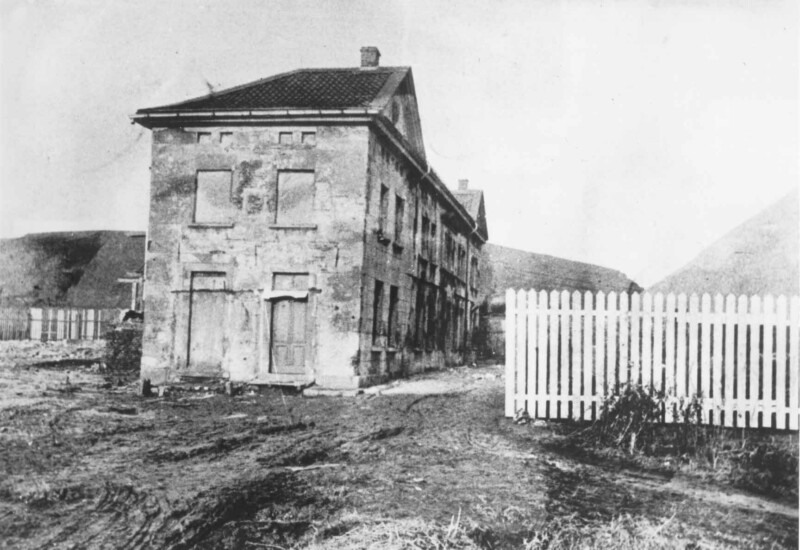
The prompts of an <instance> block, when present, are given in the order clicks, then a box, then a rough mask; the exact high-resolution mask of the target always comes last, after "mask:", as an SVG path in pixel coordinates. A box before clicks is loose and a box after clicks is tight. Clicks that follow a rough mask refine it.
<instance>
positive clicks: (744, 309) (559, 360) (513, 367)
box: [505, 290, 800, 430]
mask: <svg viewBox="0 0 800 550" xmlns="http://www.w3.org/2000/svg"><path fill="white" fill-rule="evenodd" d="M712 302H713V304H712ZM505 331H506V381H505V383H506V403H505V414H506V416H514V414H515V413H516V412H517V411H520V410H525V411H527V412H528V414H529V415H531V416H533V417H538V418H548V419H556V418H565V419H566V418H573V419H583V420H593V419H596V418H597V415H598V414H599V412H600V406H601V405H602V402H603V399H604V398H605V397H606V396H608V395H611V394H613V393H615V392H617V391H618V390H619V388H620V386H621V385H623V384H625V383H628V382H631V383H636V384H642V385H643V386H645V387H647V388H650V387H652V388H653V390H654V391H657V392H659V391H664V392H665V393H666V394H667V395H668V396H670V399H672V401H673V402H678V401H680V400H681V399H684V400H688V399H691V398H692V397H693V396H701V397H702V413H701V419H700V420H701V422H703V423H706V424H715V425H721V426H737V427H741V426H749V427H774V428H778V429H790V430H797V429H798V413H800V395H798V371H799V370H800V364H799V363H798V361H799V360H800V297H797V296H795V297H792V298H791V299H790V300H787V298H786V297H785V296H780V297H778V298H777V299H775V298H773V297H772V296H766V297H764V298H761V297H759V296H752V297H747V296H739V297H738V298H736V297H735V296H732V295H729V296H727V297H725V298H723V297H722V296H721V295H717V296H715V297H714V298H713V300H712V298H711V297H710V296H709V295H708V294H704V295H703V296H702V297H698V296H696V295H692V296H690V297H689V298H687V297H686V295H685V294H680V295H678V296H677V297H676V296H675V295H673V294H669V295H667V296H666V297H664V296H663V295H662V294H660V293H659V294H655V295H651V294H647V293H645V294H641V295H640V294H630V295H629V294H627V293H621V294H616V293H614V292H610V293H609V294H608V295H605V294H604V293H603V292H598V293H597V294H596V295H595V294H593V293H591V292H586V293H585V294H580V293H579V292H574V293H572V294H569V293H568V292H566V291H562V292H560V293H559V292H556V291H553V292H550V293H549V294H548V293H547V292H545V291H540V292H536V291H533V290H531V291H524V290H520V291H514V290H509V291H508V292H507V293H506V326H505ZM673 415H674V412H673V414H670V411H669V410H667V411H665V415H664V418H663V420H664V421H665V422H671V421H673V420H675V419H674V418H673Z"/></svg>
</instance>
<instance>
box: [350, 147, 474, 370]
mask: <svg viewBox="0 0 800 550" xmlns="http://www.w3.org/2000/svg"><path fill="white" fill-rule="evenodd" d="M369 151H370V153H369V169H368V191H367V213H366V231H365V235H366V240H365V245H364V262H363V265H364V276H363V289H364V291H363V300H362V308H361V317H362V324H361V346H360V362H359V363H360V364H359V373H360V374H361V375H362V376H363V377H365V378H366V379H369V380H375V381H377V380H383V379H386V378H392V377H397V376H405V375H408V374H411V373H415V372H420V371H423V370H426V369H432V368H441V367H444V366H445V365H452V364H459V363H463V362H464V361H468V360H471V358H472V356H473V353H472V350H473V327H474V326H475V325H476V324H477V320H478V315H477V309H476V308H475V307H474V306H475V305H476V304H478V303H479V300H482V299H483V298H482V295H481V293H480V291H479V287H480V283H479V280H478V278H477V270H475V271H473V270H471V268H470V266H471V265H475V262H479V261H480V243H479V241H478V240H477V239H475V238H474V235H470V232H469V231H468V228H467V227H465V226H464V224H463V222H458V220H457V216H456V215H455V214H454V212H453V209H452V207H451V206H449V205H448V204H447V202H446V201H445V200H444V198H443V197H441V196H439V195H438V194H437V193H436V192H435V191H434V190H433V187H432V185H431V184H430V182H428V181H426V180H425V175H424V174H420V173H419V172H418V171H417V170H416V169H413V168H412V167H411V166H410V165H408V164H406V163H405V161H404V160H403V157H402V155H400V154H399V153H398V152H397V151H396V150H395V149H394V147H393V146H392V145H390V144H389V143H388V141H386V140H385V139H384V138H382V137H380V136H379V135H377V134H376V133H372V134H371V135H370V141H369ZM398 220H399V221H398ZM468 241H469V242H468ZM473 258H474V259H475V262H473V261H472V260H473Z"/></svg>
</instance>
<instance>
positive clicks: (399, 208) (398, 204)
mask: <svg viewBox="0 0 800 550" xmlns="http://www.w3.org/2000/svg"><path fill="white" fill-rule="evenodd" d="M405 215H406V201H404V200H403V198H402V197H400V196H396V197H395V198H394V242H395V243H396V244H401V243H402V241H401V239H402V236H403V219H404V218H405Z"/></svg>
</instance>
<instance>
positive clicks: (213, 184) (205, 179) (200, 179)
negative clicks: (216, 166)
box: [194, 170, 236, 223]
mask: <svg viewBox="0 0 800 550" xmlns="http://www.w3.org/2000/svg"><path fill="white" fill-rule="evenodd" d="M232 182H233V178H232V172H231V171H230V170H200V171H198V172H197V189H196V193H195V202H194V222H195V223H230V222H231V221H233V218H234V215H235V214H236V207H235V205H234V204H233V203H232V202H231V184H232Z"/></svg>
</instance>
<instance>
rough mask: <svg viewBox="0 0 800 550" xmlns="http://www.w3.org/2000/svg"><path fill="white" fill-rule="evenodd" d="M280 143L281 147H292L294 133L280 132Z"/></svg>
mask: <svg viewBox="0 0 800 550" xmlns="http://www.w3.org/2000/svg"><path fill="white" fill-rule="evenodd" d="M278 143H280V144H281V145H291V144H292V133H291V132H280V133H278Z"/></svg>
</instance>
